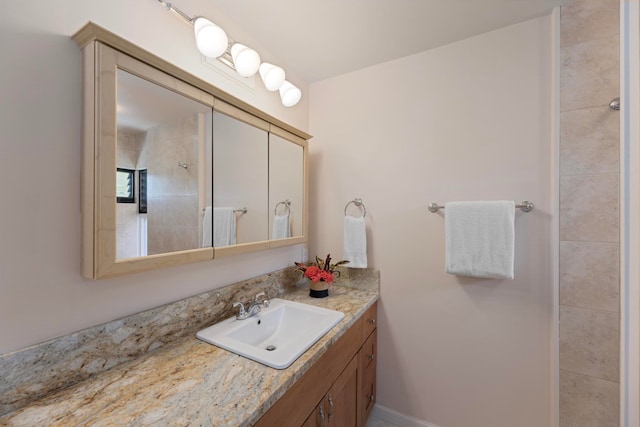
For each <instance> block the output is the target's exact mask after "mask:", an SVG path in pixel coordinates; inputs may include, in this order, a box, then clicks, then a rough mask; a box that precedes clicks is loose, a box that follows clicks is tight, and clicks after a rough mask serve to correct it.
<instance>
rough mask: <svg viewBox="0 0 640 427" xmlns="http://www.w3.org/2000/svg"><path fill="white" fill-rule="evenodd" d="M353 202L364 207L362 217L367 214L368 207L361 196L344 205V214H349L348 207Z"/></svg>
mask: <svg viewBox="0 0 640 427" xmlns="http://www.w3.org/2000/svg"><path fill="white" fill-rule="evenodd" d="M352 203H353V204H354V205H356V206H357V207H359V208H362V218H364V217H365V216H367V207H366V206H365V205H364V203H363V202H362V199H361V198H359V197H356V198H355V199H353V200H351V201H350V202H348V203H347V204H346V205H344V216H347V208H348V207H349V205H350V204H352Z"/></svg>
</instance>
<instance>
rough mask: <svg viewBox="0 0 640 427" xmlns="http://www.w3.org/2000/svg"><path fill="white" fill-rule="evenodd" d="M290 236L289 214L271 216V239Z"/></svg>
mask: <svg viewBox="0 0 640 427" xmlns="http://www.w3.org/2000/svg"><path fill="white" fill-rule="evenodd" d="M287 237H291V232H290V227H289V215H276V216H274V217H273V229H272V231H271V238H272V239H286V238H287Z"/></svg>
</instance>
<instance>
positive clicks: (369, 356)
mask: <svg viewBox="0 0 640 427" xmlns="http://www.w3.org/2000/svg"><path fill="white" fill-rule="evenodd" d="M374 357H375V355H374V354H373V353H371V354H367V359H369V360H370V361H371V360H373V358H374Z"/></svg>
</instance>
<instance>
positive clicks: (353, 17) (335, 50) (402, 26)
mask: <svg viewBox="0 0 640 427" xmlns="http://www.w3.org/2000/svg"><path fill="white" fill-rule="evenodd" d="M568 1H570V0H209V3H210V4H211V5H212V6H213V7H215V8H216V10H220V11H224V15H225V16H224V17H216V16H211V17H209V18H210V19H211V20H212V21H214V22H216V23H218V24H219V25H221V26H222V27H223V28H225V29H227V31H229V35H230V36H231V37H232V38H233V32H230V30H231V29H230V28H227V27H226V26H225V22H223V21H227V20H229V21H232V22H234V23H235V24H237V25H238V26H240V27H241V28H242V29H243V32H246V33H247V34H250V35H251V36H252V38H253V40H251V41H250V40H246V41H245V40H238V41H241V42H243V43H245V44H249V43H250V42H254V43H255V47H256V48H257V49H258V50H259V51H260V48H259V47H260V46H262V47H264V48H266V49H268V51H269V52H268V53H269V55H271V56H273V58H277V61H278V65H280V66H282V67H283V68H284V69H285V70H291V71H292V72H293V74H295V75H296V76H297V77H298V78H300V79H302V80H304V81H306V82H307V83H312V82H316V81H319V80H324V79H327V78H330V77H334V76H337V75H340V74H344V73H347V72H350V71H354V70H358V69H361V68H364V67H368V66H371V65H374V64H378V63H381V62H386V61H389V60H392V59H396V58H401V57H404V56H407V55H411V54H414V53H418V52H422V51H424V50H427V49H431V48H434V47H438V46H442V45H445V44H448V43H452V42H454V41H457V40H462V39H465V38H467V37H471V36H473V35H477V34H482V33H485V32H487V31H491V30H494V29H498V28H501V27H505V26H507V25H511V24H514V23H517V22H521V21H525V20H528V19H531V18H534V17H538V16H541V15H544V14H547V13H549V12H550V11H551V9H552V8H553V7H554V6H557V5H560V4H563V3H567V2H568ZM218 18H220V20H219V19H218ZM260 53H261V54H263V60H264V59H267V60H268V59H269V58H265V54H264V53H263V52H262V51H260ZM272 60H273V61H275V59H272Z"/></svg>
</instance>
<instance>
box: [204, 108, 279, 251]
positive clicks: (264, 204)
mask: <svg viewBox="0 0 640 427" xmlns="http://www.w3.org/2000/svg"><path fill="white" fill-rule="evenodd" d="M213 140H214V153H213V173H214V176H213V183H214V188H213V206H212V208H209V209H207V215H209V214H211V216H212V218H211V221H212V222H211V227H212V230H213V233H212V234H213V246H214V247H224V246H230V245H235V244H245V243H253V242H261V241H265V240H268V230H269V226H268V221H269V214H268V213H267V209H268V199H269V194H268V191H269V187H268V182H269V181H268V180H269V175H268V169H267V168H268V160H267V159H268V133H267V131H266V130H264V129H260V128H258V127H255V126H253V125H252V124H249V123H246V122H244V121H242V120H239V119H238V118H235V117H231V116H229V115H227V114H224V113H222V112H219V111H214V113H213Z"/></svg>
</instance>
